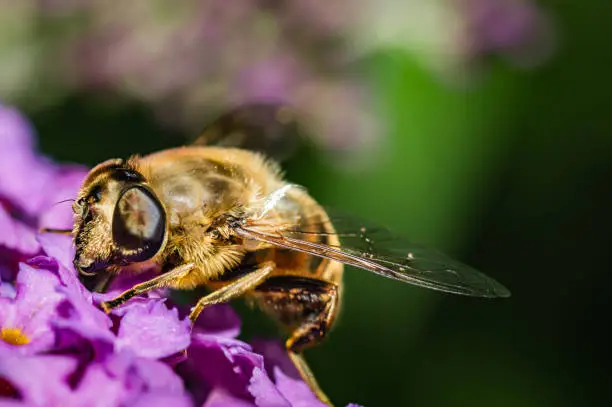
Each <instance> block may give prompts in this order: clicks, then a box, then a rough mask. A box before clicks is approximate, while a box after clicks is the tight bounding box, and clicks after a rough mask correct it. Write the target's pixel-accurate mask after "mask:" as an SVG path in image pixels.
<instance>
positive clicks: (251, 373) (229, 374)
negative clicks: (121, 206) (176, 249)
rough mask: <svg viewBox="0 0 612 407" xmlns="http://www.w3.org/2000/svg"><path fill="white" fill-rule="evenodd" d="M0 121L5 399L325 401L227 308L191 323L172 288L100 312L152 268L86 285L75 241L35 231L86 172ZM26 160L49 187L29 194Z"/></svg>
mask: <svg viewBox="0 0 612 407" xmlns="http://www.w3.org/2000/svg"><path fill="white" fill-rule="evenodd" d="M3 120H4V122H3ZM7 123H8V124H7ZM0 129H2V132H0V136H1V137H2V139H3V140H5V141H6V146H7V148H5V149H4V150H2V152H1V153H0V154H2V156H0V162H2V163H6V162H10V161H11V160H13V163H12V164H11V166H8V167H7V166H4V167H0V170H1V171H0V197H1V198H2V201H1V202H2V206H1V207H0V246H1V247H0V249H2V250H4V252H0V271H2V273H1V275H0V276H1V279H0V398H2V400H0V404H2V405H7V406H8V405H28V406H51V407H53V406H65V405H70V406H83V407H85V406H87V407H90V406H94V407H97V406H99V407H114V406H128V405H129V406H143V407H144V406H146V407H150V406H167V405H172V406H179V407H182V406H207V407H211V406H230V407H231V406H255V407H292V406H294V407H295V406H297V407H300V406H313V407H317V406H322V405H323V404H322V403H321V402H319V401H318V400H317V398H316V397H315V395H314V394H313V393H312V392H311V391H310V389H309V388H308V386H307V385H306V384H305V383H304V382H303V381H301V380H300V379H299V378H298V376H297V375H296V374H295V370H294V368H293V366H292V365H291V364H290V362H289V360H288V358H287V355H286V353H284V351H283V349H282V347H281V345H280V343H278V342H269V341H261V342H257V344H256V349H254V348H253V347H251V345H249V344H247V343H245V342H243V341H241V340H239V339H236V337H237V335H238V334H239V332H240V319H239V318H238V316H237V315H236V314H235V313H234V311H233V310H232V309H231V308H230V307H229V306H228V305H217V306H213V307H210V308H207V309H205V310H204V311H203V312H202V314H201V316H200V319H199V320H198V322H197V323H196V324H195V326H194V327H193V328H192V327H191V326H190V323H189V320H188V318H187V317H186V315H187V312H188V310H187V309H186V307H183V306H177V305H175V304H174V302H173V301H172V300H171V299H167V298H165V296H164V295H165V293H164V292H163V290H160V291H159V292H156V293H149V294H147V295H144V296H141V297H137V298H134V299H132V300H131V301H129V302H128V303H126V304H124V305H123V306H121V307H119V308H116V309H114V310H113V311H112V312H111V314H110V315H106V314H105V313H104V312H102V311H101V310H100V309H99V308H98V304H99V302H100V301H102V300H104V299H107V298H108V297H110V296H115V295H117V294H118V293H119V292H121V291H122V290H124V289H126V288H128V287H131V286H132V285H134V284H136V283H138V282H140V281H142V280H143V279H146V278H148V277H150V276H151V275H152V274H147V273H144V274H141V275H139V277H137V278H135V277H128V278H121V277H119V278H117V279H115V281H114V282H113V283H112V284H111V287H110V293H105V294H95V295H94V294H92V293H90V292H89V291H87V290H86V289H85V287H83V285H82V284H81V283H80V281H79V279H78V278H77V273H76V271H75V270H74V268H73V265H72V258H73V256H74V248H73V247H72V242H71V239H70V237H67V236H61V235H51V234H39V233H38V232H37V231H38V226H39V225H40V223H41V220H42V219H46V218H45V216H46V215H45V211H46V210H47V209H48V207H49V204H50V203H51V202H53V200H55V199H56V198H57V197H58V196H59V195H60V194H63V193H74V191H76V190H77V189H78V183H79V182H80V181H81V179H82V177H83V175H84V170H83V169H81V168H78V167H64V166H59V165H57V164H54V163H52V162H51V161H49V160H47V159H44V158H41V157H40V156H38V155H37V154H36V152H35V151H34V150H33V142H32V138H31V134H30V132H29V128H28V125H27V122H26V121H25V120H24V119H23V118H22V117H21V116H20V115H19V114H18V113H17V112H16V111H15V110H12V109H8V108H1V110H0ZM14 157H20V159H21V160H22V161H19V160H15V159H14ZM5 158H6V160H5ZM25 164H29V165H32V166H34V167H35V171H34V175H33V178H32V180H31V181H32V182H33V183H35V184H36V183H40V184H39V185H40V189H38V190H27V192H26V188H23V183H24V182H26V179H24V178H20V177H19V176H15V177H13V176H11V175H8V174H7V173H6V171H8V170H7V168H19V166H23V165H25ZM75 168H76V169H75ZM2 171H4V172H2ZM28 180H29V179H28ZM37 185H38V184H37ZM70 191H72V192H70ZM26 193H27V196H26V195H25V194H26ZM68 197H70V195H69V196H68ZM62 216H64V215H62ZM62 216H59V217H52V219H53V220H54V221H57V222H58V224H56V225H55V226H63V227H66V226H69V225H67V222H68V220H67V218H63V217H62ZM49 219H50V218H49ZM62 222H63V223H62ZM153 272H154V270H151V273H153ZM139 279H140V280H139ZM257 350H261V353H258V352H257ZM185 351H187V352H186V353H185Z"/></svg>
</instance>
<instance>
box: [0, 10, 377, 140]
mask: <svg viewBox="0 0 612 407" xmlns="http://www.w3.org/2000/svg"><path fill="white" fill-rule="evenodd" d="M229 1H230V2H229V3H228V1H226V0H212V1H211V0H209V1H206V2H197V1H186V2H180V3H178V4H174V3H173V2H171V1H170V2H168V1H165V2H164V1H162V2H147V1H137V2H130V4H129V5H126V4H125V3H124V2H118V1H108V0H107V1H100V0H89V1H82V0H46V1H39V2H36V4H35V5H32V6H31V10H30V8H28V10H30V15H23V16H22V21H26V22H27V21H28V20H29V19H30V20H32V21H42V22H44V23H45V24H48V25H49V26H54V27H62V29H58V30H53V31H52V32H48V33H45V37H44V38H42V37H38V36H36V35H29V36H27V37H26V38H23V41H24V42H26V44H27V45H29V46H24V45H21V46H20V47H15V50H14V53H15V55H16V56H19V57H20V58H19V62H21V63H24V62H23V60H25V61H26V62H29V63H30V64H29V66H31V70H27V71H21V72H16V73H15V74H14V75H13V76H12V77H18V78H20V79H21V81H22V82H24V84H23V85H22V87H24V88H27V90H30V92H29V93H28V96H29V97H30V98H33V99H34V100H39V99H40V97H41V96H40V93H42V92H37V91H38V89H39V88H40V86H41V82H44V83H43V86H44V84H46V82H48V84H49V86H50V87H52V89H53V90H54V91H55V92H44V95H45V101H46V102H47V103H49V102H51V103H52V102H55V100H57V99H58V98H59V97H60V96H62V95H63V94H65V93H68V92H71V91H75V90H76V91H82V90H87V91H91V90H100V89H102V90H110V91H112V92H113V93H115V94H117V95H120V96H122V97H123V98H127V99H137V100H140V101H143V102H144V103H148V104H149V105H151V107H153V108H155V109H156V110H157V112H158V114H159V116H160V118H161V119H162V120H164V121H167V122H170V123H171V124H173V125H179V126H182V127H186V128H187V129H189V131H193V132H197V131H200V130H201V127H202V126H203V125H204V124H205V122H206V121H207V120H208V118H206V117H203V116H202V112H207V111H208V112H211V113H216V112H219V111H224V110H227V109H229V108H231V107H234V105H236V104H238V103H243V102H261V101H265V100H268V99H270V98H274V99H280V100H282V101H285V102H289V103H292V104H294V105H295V107H297V109H298V111H299V112H303V116H301V117H300V118H301V119H303V120H304V122H306V123H308V124H314V125H315V127H316V130H319V131H322V130H327V132H325V133H321V134H319V135H318V136H317V139H316V141H317V142H320V143H321V145H322V146H324V147H332V148H335V147H336V146H337V145H338V144H340V143H341V144H342V145H343V146H345V148H346V146H347V145H348V146H352V142H355V146H356V147H362V145H363V144H364V143H363V142H364V141H370V140H371V139H370V138H368V137H372V136H371V135H370V134H368V133H367V130H369V129H367V128H366V129H361V128H360V127H359V126H352V124H351V123H350V122H348V121H346V120H345V119H344V118H343V117H338V118H337V119H335V120H334V119H333V117H327V116H321V110H320V109H318V110H313V109H312V107H313V106H316V105H317V104H324V105H325V106H326V107H327V108H329V107H330V106H335V105H334V100H329V101H327V100H326V98H325V97H324V98H321V97H319V95H316V94H312V93H311V92H308V88H309V87H310V86H311V84H313V83H316V84H322V86H328V85H329V86H330V87H331V88H332V89H331V90H330V91H333V89H334V88H336V87H337V86H338V84H339V85H340V86H345V84H346V83H347V82H348V79H349V76H351V74H354V72H355V69H354V61H355V60H356V55H355V51H354V49H353V48H354V46H353V44H352V41H351V39H352V33H353V31H354V30H356V21H357V20H358V14H359V13H360V10H361V9H360V7H354V5H353V4H352V3H351V2H350V1H348V0H342V1H334V3H333V5H329V4H327V3H326V2H324V1H321V0H294V1H291V2H253V1H249V0H229ZM169 6H171V8H172V10H173V12H170V13H169V12H168V7H169ZM0 7H1V10H0V12H1V11H5V14H7V15H8V14H10V13H9V11H12V12H13V13H15V12H17V11H15V10H4V9H6V8H8V7H9V6H4V7H2V6H0ZM11 8H14V7H11ZM66 21H70V22H76V24H65V22H66ZM64 27H66V29H64ZM237 27H240V29H236V28H237ZM47 47H48V48H47ZM30 49H36V50H39V49H42V50H43V51H49V52H50V53H51V52H52V53H53V55H55V56H57V58H56V59H54V61H53V64H52V65H53V68H49V64H46V63H44V62H45V61H40V62H42V63H40V62H39V61H37V58H38V56H39V54H43V55H46V53H44V52H42V53H41V52H37V53H34V52H32V53H30V52H29V50H30ZM18 51H20V52H18ZM24 54H25V55H26V56H27V57H29V58H27V57H24ZM7 59H8V58H7ZM13 59H17V58H13ZM177 61H180V63H176V62H177ZM36 62H39V63H36ZM47 62H48V61H47ZM152 66H154V67H155V69H151V67H152ZM29 76H30V77H31V76H34V77H36V79H37V82H36V83H37V84H38V88H37V89H36V90H34V89H33V88H34V87H29V86H28V77H29ZM0 79H1V78H0ZM366 81H367V78H365V77H361V78H360V79H359V80H357V81H351V84H350V86H351V87H353V88H355V89H354V90H351V91H350V93H352V94H354V95H361V94H362V93H363V92H362V91H361V90H362V88H363V84H364V83H365V82H366ZM31 82H34V81H31ZM9 85H10V86H11V87H13V86H15V85H13V84H11V83H9V84H7V85H6V86H9ZM16 88H17V89H19V87H16ZM22 93H24V92H22ZM325 93H330V92H329V91H328V92H325ZM370 105H371V102H370V99H369V98H367V97H363V98H361V99H360V100H358V101H357V100H355V101H353V102H352V103H350V105H348V106H347V107H345V109H347V110H349V109H350V111H351V115H350V117H365V116H368V119H369V120H373V117H374V116H373V115H372V114H371V113H370V112H371V106H370ZM330 120H331V121H332V123H329V121H330ZM324 125H325V127H324ZM346 126H348V127H346ZM330 130H331V131H330ZM315 134H316V133H313V134H312V135H313V136H314V135H315ZM379 137H380V136H379Z"/></svg>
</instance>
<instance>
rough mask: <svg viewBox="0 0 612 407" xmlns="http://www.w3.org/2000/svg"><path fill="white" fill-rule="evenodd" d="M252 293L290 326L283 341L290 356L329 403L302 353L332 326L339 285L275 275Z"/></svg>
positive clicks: (322, 336)
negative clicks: (286, 337)
mask: <svg viewBox="0 0 612 407" xmlns="http://www.w3.org/2000/svg"><path fill="white" fill-rule="evenodd" d="M251 297H253V298H254V299H255V300H256V301H257V302H258V303H259V306H260V307H261V308H262V309H263V310H264V311H265V312H267V313H268V314H270V315H272V316H273V317H275V318H276V319H277V320H278V321H279V322H280V323H281V325H284V326H285V327H288V328H290V329H292V331H293V332H292V334H291V337H290V338H289V339H288V340H287V341H286V342H285V347H286V348H287V351H288V352H289V357H290V358H291V360H292V362H293V364H294V365H295V367H296V368H297V370H298V372H299V373H300V376H302V379H303V380H304V381H305V382H306V383H307V384H308V386H310V388H311V390H312V391H313V392H314V393H315V394H316V395H317V397H318V398H319V399H320V400H321V401H322V402H324V403H326V404H329V405H331V403H330V401H329V399H328V398H327V396H326V395H325V393H324V392H323V390H321V388H320V387H319V384H318V383H317V381H316V379H315V377H314V375H313V373H312V371H311V370H310V368H309V367H308V364H307V363H306V360H304V357H303V356H302V354H301V353H302V351H303V350H304V349H306V348H308V347H311V346H313V345H316V344H317V343H319V342H320V341H321V340H323V338H324V337H325V334H326V333H327V332H328V331H329V330H330V329H331V326H332V324H333V322H334V319H335V317H336V314H337V313H338V309H339V308H338V303H339V295H338V287H337V286H336V285H335V284H332V283H329V282H325V281H321V280H316V279H311V278H304V277H296V276H278V277H272V278H269V279H268V280H266V281H265V282H263V283H262V284H261V285H259V286H258V287H257V288H256V289H255V290H254V292H253V294H252V295H251Z"/></svg>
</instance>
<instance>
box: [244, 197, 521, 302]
mask: <svg viewBox="0 0 612 407" xmlns="http://www.w3.org/2000/svg"><path fill="white" fill-rule="evenodd" d="M276 202H278V205H280V204H281V203H282V199H278V197H276ZM268 210H269V208H268ZM331 213H332V214H331V215H330V219H329V220H326V221H325V222H326V223H327V222H329V223H331V224H332V225H333V226H334V232H321V231H322V230H325V229H328V230H329V228H328V227H323V226H327V225H322V224H321V221H320V220H317V221H313V222H310V221H309V219H296V222H295V225H297V226H294V227H285V228H279V229H276V230H274V229H271V228H270V227H269V226H268V225H265V223H262V224H259V223H258V222H254V223H253V224H245V225H243V226H241V227H240V228H239V230H238V233H239V234H241V235H242V236H244V237H247V238H250V239H255V240H259V241H262V242H266V243H268V244H271V245H275V246H280V247H284V248H288V249H293V250H297V251H301V252H305V253H309V254H312V255H315V256H319V257H324V258H328V259H331V260H335V261H339V262H342V263H344V264H347V265H351V266H355V267H357V268H360V269H364V270H368V271H371V272H373V273H375V274H378V275H381V276H383V277H387V278H391V279H394V280H397V281H402V282H405V283H409V284H413V285H416V286H420V287H426V288H430V289H433V290H438V291H443V292H448V293H453V294H461V295H468V296H474V297H489V298H494V297H508V296H510V291H508V289H506V288H505V287H504V286H503V285H501V284H500V283H498V282H497V281H495V280H494V279H492V278H490V277H487V276H486V275H484V274H483V273H481V272H479V271H477V270H475V269H473V268H472V267H470V266H467V265H465V264H463V263H461V262H459V261H456V260H453V259H451V258H450V257H448V256H446V255H444V254H443V253H440V252H438V251H435V250H432V249H429V248H427V247H424V246H421V245H417V244H414V243H412V242H409V241H408V240H406V239H404V238H402V237H398V236H396V235H394V234H393V233H391V232H390V231H388V230H387V229H385V228H381V227H378V226H375V225H372V224H369V223H365V222H363V221H360V220H358V219H355V218H352V217H349V216H346V215H338V214H334V213H333V211H332V212H331ZM314 234H327V235H330V234H333V235H336V236H338V238H339V240H340V242H341V243H340V245H329V244H324V243H320V242H319V241H316V240H314V239H312V237H313V236H312V235H314Z"/></svg>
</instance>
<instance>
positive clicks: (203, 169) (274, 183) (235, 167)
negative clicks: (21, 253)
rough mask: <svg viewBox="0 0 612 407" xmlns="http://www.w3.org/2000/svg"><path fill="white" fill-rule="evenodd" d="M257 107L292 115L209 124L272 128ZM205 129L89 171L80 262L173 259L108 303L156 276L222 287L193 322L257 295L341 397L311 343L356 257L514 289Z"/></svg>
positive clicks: (131, 264) (438, 284)
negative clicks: (326, 197)
mask: <svg viewBox="0 0 612 407" xmlns="http://www.w3.org/2000/svg"><path fill="white" fill-rule="evenodd" d="M253 111H255V112H257V111H258V112H259V113H261V114H267V115H268V116H270V117H272V118H273V119H274V120H273V122H274V123H275V124H276V125H278V124H279V123H281V122H283V120H285V119H286V117H285V116H286V112H285V111H282V110H279V107H278V106H275V105H269V106H268V105H264V106H254V107H250V108H249V107H247V108H242V109H238V110H237V111H235V112H232V113H230V114H228V115H226V116H223V117H221V118H220V119H219V120H217V121H216V122H215V123H213V125H212V126H211V128H210V129H209V130H208V131H207V132H206V133H205V134H209V135H210V134H212V135H213V137H212V138H213V139H219V140H224V138H223V137H222V135H223V134H231V135H232V137H236V135H238V136H240V132H241V131H243V133H242V134H247V135H252V134H253V133H254V132H257V131H259V130H262V129H263V130H266V128H265V126H263V125H261V123H257V122H256V121H254V120H253V117H261V115H256V116H253V117H250V116H249V115H248V114H246V116H245V112H247V113H248V112H253ZM272 129H273V130H274V129H276V130H279V129H281V127H273V128H272ZM263 130H262V131H263ZM276 130H274V131H276ZM268 132H269V131H268ZM238 138H239V137H238ZM201 140H202V139H200V141H199V142H198V143H199V144H198V145H192V146H187V147H181V148H174V149H168V150H164V151H160V152H157V153H154V154H151V155H147V156H144V157H138V156H134V157H132V158H130V159H128V160H123V159H112V160H108V161H105V162H103V163H101V164H99V165H97V166H96V167H94V168H93V169H92V170H91V171H90V172H89V174H88V176H87V177H86V179H85V181H84V182H83V185H82V187H81V189H80V191H79V193H78V198H77V200H76V201H75V202H74V204H73V210H74V214H75V216H74V218H75V222H74V228H73V230H71V231H69V232H70V233H71V234H72V235H73V239H74V244H75V246H76V254H75V257H74V265H75V268H76V269H77V270H78V271H79V273H81V274H83V275H96V274H99V273H107V274H109V275H112V274H115V275H116V274H118V273H127V272H138V271H139V270H143V269H145V268H148V267H149V266H152V265H155V266H157V267H158V268H159V270H161V272H160V274H158V275H157V277H155V278H153V279H151V280H149V281H146V282H143V283H140V284H137V285H136V286H134V287H133V288H131V289H129V290H127V291H125V292H123V293H122V294H121V295H119V296H118V297H116V298H114V299H112V300H110V301H107V302H105V303H103V304H102V307H103V309H104V310H105V311H107V312H110V310H112V309H113V308H115V307H118V306H120V305H121V304H123V303H125V302H126V301H128V300H129V299H130V298H132V297H134V296H137V295H139V294H142V293H145V292H147V291H149V290H151V289H155V288H160V287H170V288H175V289H192V288H195V287H199V286H203V285H204V286H207V287H209V288H210V290H211V291H210V293H209V294H207V295H206V296H204V297H203V298H201V299H200V300H199V301H198V302H197V304H195V306H194V307H193V308H192V310H191V314H190V316H189V318H190V319H191V321H192V322H193V321H195V320H196V319H197V318H198V315H199V314H200V312H201V311H202V310H203V309H204V308H205V307H207V306H210V305H212V304H218V303H224V302H228V301H230V300H232V299H235V298H238V297H245V298H247V299H249V300H250V301H252V302H253V303H255V304H257V305H258V306H259V307H261V309H263V310H264V311H265V312H267V313H268V314H269V315H271V316H272V317H273V318H275V319H276V320H277V321H278V322H279V323H280V324H281V326H283V327H285V328H287V330H288V332H289V338H288V339H287V341H286V343H285V344H286V348H287V351H288V354H289V357H290V358H291V360H292V361H293V363H294V364H295V366H296V368H297V369H298V371H299V373H300V374H301V376H302V377H303V379H304V380H305V381H306V383H308V385H309V386H310V387H311V389H312V390H313V391H314V392H315V393H316V395H317V396H318V397H319V398H320V399H321V400H322V401H323V402H325V403H328V404H331V403H330V402H329V400H328V398H327V397H326V396H325V393H324V392H323V391H322V390H321V388H320V387H319V385H318V383H317V381H316V380H315V377H314V375H313V373H312V372H311V370H310V369H309V367H308V365H307V364H306V362H305V360H304V358H303V351H304V350H305V349H307V348H309V347H311V346H313V345H316V344H317V343H319V342H320V341H321V340H322V339H323V338H324V337H325V336H326V334H327V333H328V332H329V330H330V329H331V328H332V326H333V325H334V320H335V319H336V317H337V315H338V313H339V309H340V305H341V298H342V294H343V285H342V275H343V267H344V265H345V264H346V265H351V266H355V267H357V268H359V269H364V270H368V271H371V272H373V273H376V274H378V275H381V276H384V277H388V278H391V279H394V280H397V281H401V282H405V283H409V284H414V285H417V286H422V287H427V288H430V289H434V290H440V291H445V292H449V293H455V294H464V295H470V296H477V297H506V296H508V295H509V291H508V290H507V289H506V288H504V287H503V286H502V285H501V284H499V283H497V282H496V281H494V280H493V279H491V278H489V277H486V276H485V275H483V274H481V273H480V272H478V271H476V270H474V269H472V268H470V267H468V266H466V265H463V264H461V263H459V262H456V261H454V260H451V259H449V258H447V257H446V256H444V255H442V254H440V253H438V252H435V251H433V250H429V249H426V248H423V247H420V246H417V245H414V244H411V243H409V242H406V241H404V240H403V239H401V238H398V237H395V236H394V235H393V234H391V233H390V232H387V231H385V230H384V229H381V228H377V227H375V226H370V225H367V224H364V223H361V222H359V221H356V220H353V219H351V218H347V217H332V216H330V215H329V213H328V211H326V210H325V209H323V207H322V206H320V205H319V204H318V203H317V202H316V201H315V200H314V199H313V198H312V197H311V196H310V195H309V194H308V193H307V192H306V190H305V189H303V188H302V187H300V186H297V185H294V184H291V183H288V182H286V181H285V180H284V179H283V178H282V176H281V173H280V170H279V167H278V166H277V164H275V163H274V162H272V161H270V160H268V159H266V158H264V156H263V155H260V154H258V153H255V152H252V151H248V150H244V149H237V148H232V147H220V146H210V145H208V146H207V145H204V146H203V145H201V143H202V141H201ZM204 140H210V138H209V137H204Z"/></svg>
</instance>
